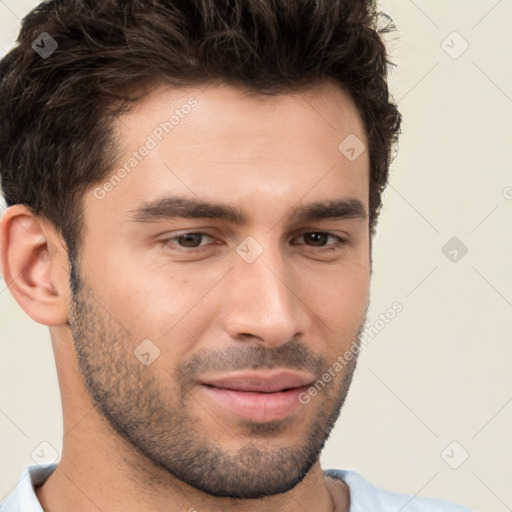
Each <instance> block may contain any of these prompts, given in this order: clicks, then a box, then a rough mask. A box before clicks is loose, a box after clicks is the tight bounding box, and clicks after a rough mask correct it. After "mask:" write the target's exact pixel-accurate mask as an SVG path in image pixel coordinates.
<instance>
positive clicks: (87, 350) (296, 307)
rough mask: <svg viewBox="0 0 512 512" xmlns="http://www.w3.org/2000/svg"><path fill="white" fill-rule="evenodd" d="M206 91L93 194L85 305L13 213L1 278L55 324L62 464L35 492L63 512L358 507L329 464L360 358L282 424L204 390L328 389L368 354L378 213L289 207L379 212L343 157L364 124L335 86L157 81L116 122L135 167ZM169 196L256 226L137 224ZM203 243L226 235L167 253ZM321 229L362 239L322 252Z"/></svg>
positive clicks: (23, 216) (362, 173)
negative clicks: (142, 348)
mask: <svg viewBox="0 0 512 512" xmlns="http://www.w3.org/2000/svg"><path fill="white" fill-rule="evenodd" d="M190 97H194V98H195V99H196V100H197V102H198V104H197V107H196V108H195V109H193V110H192V111H191V112H190V114H188V115H186V116H185V117H183V118H182V119H180V122H179V124H178V125H177V126H175V127H174V129H173V130H172V132H171V133H169V134H166V135H164V136H163V138H162V141H160V142H159V143H158V145H157V146H156V147H155V148H154V149H152V150H151V151H150V152H149V154H148V155H147V156H145V157H144V158H143V159H142V160H141V161H140V162H139V163H138V165H137V167H136V168H135V169H133V170H132V171H131V172H130V173H128V174H127V175H126V176H125V177H124V178H123V179H122V180H121V182H120V183H118V184H117V185H116V186H115V187H114V188H113V189H112V190H111V191H109V192H108V193H107V194H106V195H105V197H104V198H102V199H98V198H97V197H95V195H94V193H93V190H94V188H95V186H97V185H98V184H96V185H95V186H93V187H91V189H90V190H89V191H88V192H87V193H86V194H85V197H84V223H85V228H86V232H85V237H84V243H83V246H82V247H81V252H80V255H81V257H80V261H79V262H77V268H76V270H77V272H78V276H79V285H80V287H79V289H78V290H77V293H76V294H75V295H73V294H72V292H71V289H70V265H69V261H68V257H67V252H66V246H65V243H64V242H63V241H62V240H61V239H60V238H59V236H58V234H57V232H56V231H55V229H54V227H53V226H52V225H51V224H50V223H49V222H47V221H46V220H45V219H44V218H41V217H37V216H33V215H32V214H31V213H30V211H29V210H28V209H27V208H25V207H24V206H22V205H15V206H12V207H11V208H9V209H8V210H7V211H6V212H5V214H4V215H3V217H2V219H1V224H0V235H1V263H2V272H3V275H4V279H5V281H6V283H8V285H9V288H10V290H11V292H12V294H13V296H14V297H15V298H16V300H17V301H18V303H19V304H20V305H21V307H22V308H23V309H24V310H25V311H26V312H27V314H28V315H29V316H30V317H31V318H32V319H34V320H35V321H36V322H39V323H42V324H44V325H48V326H49V328H50V334H51V339H52V346H53V350H54V354H55V358H56V366H57V372H58V378H59V385H60V390H61V398H62V407H63V418H64V438H63V451H62V456H61V460H60V462H59V465H58V467H57V469H56V470H55V472H54V473H53V474H52V475H51V476H50V478H49V479H48V480H47V481H46V483H45V484H44V485H43V486H41V487H39V488H38V489H37V490H36V492H37V497H38V499H39V500H40V502H41V504H42V506H43V508H44V510H45V511H46V512H49V511H51V512H64V511H65V510H75V511H78V512H82V511H83V512H85V511H97V510H102V511H106V510H108V511H109V512H117V511H125V512H126V511H127V512H130V511H141V510H144V511H163V510H166V511H168V510H172V511H181V510H183V511H188V510H191V509H195V510H197V511H210V512H218V511H225V510H230V511H244V512H262V511H269V510H270V511H282V512H291V511H302V510H317V511H320V512H330V511H332V510H336V511H340V512H341V511H348V508H349V493H348V488H347V486H346V485H345V484H344V483H343V482H341V481H335V480H332V479H329V478H326V477H325V476H324V475H323V474H322V471H321V468H320V464H319V460H318V455H319V453H320V451H321V449H322V447H323V444H324V442H325V440H326V439H327V437H328V435H329V432H330V430H331V428H332V427H333V425H334V422H335V420H336V418H337V417H338V415H339V412H340V408H341V406H342V404H343V400H344V398H345V395H346V393H347V391H348V388H349V385H350V381H351V377H352V373H353V371H354V368H355V364H356V358H354V359H353V360H352V362H350V363H349V364H347V365H346V366H345V367H344V368H343V370H342V371H340V372H338V373H336V376H335V378H334V379H332V381H331V382H329V384H328V385H326V386H325V387H324V388H323V389H322V390H321V391H320V392H319V393H318V394H317V395H316V396H314V397H311V400H310V402H309V403H308V404H304V405H301V407H300V408H299V409H298V410H296V411H294V412H293V413H292V414H290V415H289V416H288V417H287V418H285V419H284V420H282V421H275V422H264V421H259V422H258V421H248V420H242V419H241V418H239V417H237V416H236V415H234V414H232V413H231V412H229V411H226V410H225V409H223V408H219V407H218V406H217V405H216V404H214V403H212V401H211V400H210V399H209V398H208V396H207V395H206V394H205V393H204V389H203V388H202V386H201V385H200V384H199V383H198V379H200V378H202V377H204V376H216V375H220V374H226V373H229V372H230V371H234V370H242V369H251V368H257V369H269V368H274V369H275V368H287V369H292V370H299V369H301V370H307V371H308V372H311V374H313V375H314V376H315V378H321V376H322V375H323V374H324V373H325V371H327V370H328V368H329V367H331V366H332V365H333V364H334V362H335V361H336V360H337V358H338V356H340V355H342V354H343V353H345V351H346V350H348V349H349V348H350V347H351V346H352V345H353V344H354V343H355V342H356V339H357V335H358V333H359V332H360V331H361V330H362V328H363V326H364V322H365V319H366V312H367V308H368V297H369V286H370V275H371V258H370V250H371V245H370V238H369V227H368V218H366V219H356V218H353V219H349V218H343V219H321V220H315V221H308V222H300V223H299V222H296V221H294V219H292V218H291V217H290V212H291V209H292V208H293V207H294V206H296V205H297V204H307V203H310V202H313V201H327V200H331V199H339V198H356V199H358V200H360V201H361V202H362V203H363V204H364V205H365V208H366V211H367V212H368V190H369V188H368V187H369V156H368V152H367V151H364V152H363V153H362V154H361V156H360V157H359V158H357V159H356V160H355V161H349V160H348V159H347V158H345V156H344V155H343V154H342V153H340V151H339V150H338V145H339V144H340V142H341V141H343V140H344V139H345V138H346V137H347V136H348V135H350V134H356V135H357V136H358V137H359V138H360V139H361V140H362V141H363V142H364V144H365V145H366V147H367V146H368V144H367V141H366V138H365V134H364V129H363V125H362V122H361V118H360V116H359V114H358V112H357V109H356V107H355V105H354V104H353V102H352V101H351V99H350V98H349V97H348V95H347V94H346V93H345V92H344V91H342V90H341V89H340V88H339V87H338V86H336V85H335V84H333V83H330V82H323V83H319V84H317V85H315V86H314V87H313V88H311V89H310V90H308V91H303V92H301V93H296V94H281V95H278V96H260V95H257V94H247V93H244V92H242V91H241V90H239V89H237V88H234V87H231V86H227V85H210V86H208V87H205V86H203V87H191V88H188V89H181V90H175V89H171V88H169V87H164V86H158V87H154V88H152V89H151V90H149V91H148V94H147V96H146V97H144V99H142V100H140V101H139V102H138V103H137V105H136V107H135V108H134V109H133V110H132V111H131V112H130V113H128V114H126V115H124V116H123V117H122V119H120V120H119V122H118V123H117V124H116V130H117V136H118V139H119V141H120V142H121V148H122V151H121V154H120V156H119V167H120V166H122V165H123V164H124V163H125V162H126V161H127V159H128V158H129V157H130V155H132V153H133V151H137V150H138V148H140V147H141V146H142V145H143V144H144V143H145V141H146V137H147V136H148V134H151V133H152V131H153V130H154V129H155V127H157V126H158V125H159V124H160V123H161V122H162V121H164V120H166V119H168V118H169V116H170V115H171V114H172V112H173V110H175V109H176V108H179V107H180V106H181V105H183V104H184V103H186V102H187V100H188V99H189V98H190ZM116 169H117V167H116ZM109 176H110V175H109ZM107 178H108V177H107ZM103 183H104V182H103ZM99 185H100V186H101V185H102V184H101V183H100V184H99ZM171 194H172V195H180V196H182V197H186V198H196V199H197V198H199V199H201V200H208V201H215V202H219V203H225V204H230V205H232V206H235V207H237V208H239V209H240V210H241V211H243V212H244V213H245V214H246V215H247V217H248V222H247V223H246V224H244V225H237V224H234V223H231V222H230V221H226V220H218V219H205V218H194V219H191V218H182V217H174V218H160V219H158V220H157V221H153V222H134V221H133V220H132V219H131V214H130V211H132V210H133V209H135V208H138V207H140V206H141V204H142V203H143V202H144V201H148V200H152V199H157V198H160V197H163V196H166V195H171ZM198 230H205V231H208V233H209V236H208V237H204V238H202V239H201V238H200V239H199V241H197V243H196V244H195V245H194V244H192V243H190V241H189V242H188V244H187V243H186V241H185V242H184V240H183V238H182V239H176V238H174V239H173V240H172V241H170V242H167V243H162V240H163V239H164V238H167V239H170V238H172V237H176V236H177V235H178V234H179V235H181V234H183V233H186V232H196V231H198ZM312 232H313V233H325V232H329V233H333V234H336V235H338V236H341V237H342V238H345V239H347V240H348V244H346V245H340V244H337V243H336V239H334V238H332V237H327V238H326V239H324V242H322V243H318V242H317V243H315V240H311V238H310V237H309V238H308V237H307V236H305V234H306V233H312ZM303 235H304V236H303ZM248 236H251V237H252V238H253V239H254V240H256V241H257V243H258V244H259V245H260V246H261V248H262V249H263V252H262V253H261V255H260V256H259V257H258V258H257V259H256V260H255V261H254V262H252V263H247V262H246V261H245V260H244V259H243V258H241V257H240V255H239V254H238V253H237V251H236V249H237V247H238V246H239V245H240V244H241V242H242V241H243V240H244V239H245V238H246V237H248ZM180 244H181V245H180ZM197 246H199V247H197ZM180 249H181V250H180ZM186 251H191V252H188V253H187V252H186ZM145 339H150V340H151V341H152V343H153V344H154V346H156V347H158V350H159V351H160V354H159V356H158V357H157V358H156V359H155V360H154V361H153V362H152V363H151V364H150V365H148V366H146V365H144V364H142V363H141V361H140V360H139V359H138V358H137V357H135V355H134V350H135V349H136V348H137V346H138V345H139V344H140V343H141V342H142V340H145ZM256 498H258V499H256ZM170 503H172V506H171V507H170V506H169V504H170Z"/></svg>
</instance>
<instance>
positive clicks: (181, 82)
mask: <svg viewBox="0 0 512 512" xmlns="http://www.w3.org/2000/svg"><path fill="white" fill-rule="evenodd" d="M380 14H381V13H378V12H377V10H376V5H375V1H372V0H181V1H171V0H58V1H55V0H53V1H45V2H43V3H41V4H40V5H39V6H38V7H36V8H35V9H34V10H32V11H31V12H30V13H29V14H28V15H27V16H26V17H25V18H24V20H23V24H22V28H21V31H20V34H19V37H18V40H17V43H18V44H17V45H16V46H15V47H14V48H13V49H12V50H11V51H10V52H9V53H8V54H7V55H6V56H5V57H4V58H3V59H2V60H1V61H0V176H1V186H2V191H3V195H4V196H5V200H6V203H7V205H8V206H10V205H12V204H17V203H21V204H24V205H26V206H27V207H28V208H30V210H31V211H32V212H33V213H34V214H37V215H40V216H43V217H45V218H47V219H48V220H50V221H51V222H52V224H53V225H54V226H55V227H56V228H57V230H58V232H59V233H60V234H61V235H62V237H63V239H64V240H65V242H66V244H67V247H68V254H69V258H70V261H71V263H73V259H74V256H75V255H77V254H78V252H79V248H80V245H81V237H82V230H83V222H82V216H81V215H82V205H83V203H82V200H83V195H84V193H85V191H86V190H88V189H89V188H90V187H91V185H93V184H94V183H97V182H99V181H101V180H102V179H104V178H105V177H106V176H107V175H108V174H109V173H110V172H111V171H112V168H113V166H114V164H115V157H116V154H117V153H116V147H117V146H116V140H115V137H114V133H113V128H112V126H113V123H112V121H113V118H114V116H117V115H119V114H120V113H122V112H126V111H127V109H128V108H129V105H130V103H132V102H130V101H129V100H127V96H126V91H127V90H129V89H130V88H134V89H135V88H137V87H139V86H142V85H145V84H148V83H159V82H161V83H164V82H165V83H169V84H171V85H174V86H176V87H180V86H190V85H200V84H206V83H209V82H212V81H220V82H223V83H226V84H229V85H238V86H241V87H244V88H246V89H249V90H251V91H254V92H258V93H261V94H278V93H286V92H291V91H295V90H301V89H304V88H307V87H308V86H311V85H314V84H315V83H317V82H319V81H322V80H325V79H328V78H331V79H332V78H333V79H334V80H335V81H337V83H339V84H340V86H341V87H342V88H343V89H344V90H345V91H347V92H348V93H349V94H350V96H351V98H352V99H353V101H354V102H355V104H356V106H357V108H358V111H359V113H360V115H361V117H362V120H363V122H364V126H365V130H366V135H367V138H368V141H369V142H368V144H369V148H368V150H369V156H370V190H369V203H370V204H369V207H370V212H369V217H370V218H369V223H370V229H371V232H372V235H373V234H374V230H375V224H376V220H377V217H378V214H379V210H380V207H381V193H382V191H383V190H384V188H385V186H386V185H387V181H388V171H389V165H390V163H391V160H392V157H393V155H392V153H393V151H392V150H393V146H394V145H395V143H396V142H397V140H398V135H399V131H400V123H401V115H400V113H399V111H398V110H397V108H396V106H395V105H394V104H393V103H392V101H390V97H389V93H388V86H387V69H388V64H392V63H391V62H389V61H388V59H387V52H386V48H385V45H384V43H383V40H382V39H381V34H382V33H384V32H389V31H390V30H391V29H392V28H391V29H390V28H389V27H390V25H392V24H390V23H388V24H387V26H385V27H383V28H378V24H379V20H380V16H379V15H380ZM44 32H46V33H48V34H50V36H51V37H52V38H53V39H54V40H55V41H56V42H57V44H58V48H57V49H56V50H55V51H54V52H53V53H52V54H51V56H49V57H48V58H42V56H41V55H38V53H37V52H36V51H34V50H35V48H34V49H33V47H32V44H33V42H34V41H36V40H38V38H40V37H41V33H44Z"/></svg>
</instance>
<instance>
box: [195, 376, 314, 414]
mask: <svg viewBox="0 0 512 512" xmlns="http://www.w3.org/2000/svg"><path fill="white" fill-rule="evenodd" d="M313 380H314V378H313V376H312V375H310V374H307V373H297V372H291V371H283V370H278V371H272V372H255V371H253V372H244V373H237V374H231V375H227V376H223V377H215V378H207V379H205V378H203V380H202V381H201V389H202V392H203V393H204V394H205V395H206V398H207V400H208V403H209V404H210V405H213V406H214V407H215V408H216V410H218V411H219V412H221V413H223V414H225V413H227V414H228V415H229V416H231V417H233V416H235V417H236V418H244V419H246V420H251V421H253V422H260V423H264V422H269V421H279V420H283V419H285V418H286V417H287V416H291V415H292V414H293V413H296V412H297V411H298V410H299V408H300V407H301V405H302V404H301V402H300V401H299V396H300V394H301V393H303V392H304V391H305V390H306V389H307V386H309V385H310V384H311V383H312V382H313Z"/></svg>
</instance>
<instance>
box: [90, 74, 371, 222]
mask: <svg viewBox="0 0 512 512" xmlns="http://www.w3.org/2000/svg"><path fill="white" fill-rule="evenodd" d="M115 128H116V131H117V137H118V140H119V142H120V146H121V153H120V157H119V159H118V162H117V164H116V166H115V168H114V169H112V172H111V173H110V174H108V175H107V176H106V178H105V179H104V180H102V182H101V183H99V184H97V185H96V186H95V187H94V188H93V189H92V191H94V190H98V186H99V187H100V188H101V193H99V194H96V196H95V195H94V194H87V197H86V201H85V204H86V208H87V209H88V210H89V211H91V210H95V211H97V213H98V215H103V216H111V215H113V216H115V215H117V216H119V215H121V216H123V215H124V216H125V217H126V216H127V215H128V213H129V212H130V211H133V210H134V209H136V208H138V207H140V206H141V205H142V204H143V203H148V202H150V201H154V200H158V199H161V198H164V197H166V195H167V196H174V197H175V196H181V197H187V198H194V199H201V200H204V201H210V202H213V201H215V202H219V201H224V202H229V203H230V204H234V203H236V202H237V201H238V202H240V203H241V204H243V205H246V206H247V208H246V209H249V210H251V209H252V210H253V211H255V209H259V210H260V212H261V214H264V213H265V212H266V213H267V216H268V215H269V214H270V213H271V212H269V211H268V206H269V204H270V203H268V201H272V200H273V201H274V202H276V201H277V204H282V205H283V206H287V207H288V208H289V207H290V205H291V204H294V203H297V202H298V201H301V200H303V201H305V202H306V200H308V199H311V201H315V200H316V201H318V200H323V199H327V200H328V199H338V198H339V197H341V196H346V197H349V196H350V197H358V198H360V200H361V201H362V202H363V203H365V204H367V196H368V183H369V156H368V151H367V147H368V143H367V139H366V134H365V132H364V128H363V123H362V120H361V118H360V115H359V113H358V111H357V108H356V106H355V104H354V103H353V101H352V100H351V98H350V97H349V95H348V94H347V93H346V92H345V91H343V90H342V89H341V88H340V87H339V86H337V85H336V84H334V83H332V82H323V83H320V84H317V85H316V86H314V87H312V88H310V89H308V90H306V91H302V92H298V93H289V94H286V93H282V94H278V95H273V96H271V95H262V94H258V93H254V92H247V91H244V90H241V89H239V88H235V87H232V86H227V85H208V86H202V87H190V88H180V89H176V88H172V87H169V86H159V87H156V88H153V89H152V90H151V91H150V92H149V93H148V94H147V95H146V96H145V97H144V98H143V99H142V100H140V101H139V102H138V103H137V104H136V105H135V107H134V108H133V109H132V110H131V111H130V112H129V113H128V114H126V115H123V116H122V117H121V118H119V120H118V121H117V123H116V125H115ZM347 141H348V142H347ZM347 144H348V145H349V146H354V148H355V150H356V151H357V153H358V154H357V155H356V156H357V158H350V156H351V154H350V153H349V154H347V153H346V151H345V150H346V149H347V148H346V147H345V146H347ZM354 148H352V149H354ZM349 149H350V148H349ZM352 153H353V152H352ZM98 195H103V197H102V199H101V200H98ZM241 209H242V210H245V209H243V208H241ZM275 213H277V211H276V212H275Z"/></svg>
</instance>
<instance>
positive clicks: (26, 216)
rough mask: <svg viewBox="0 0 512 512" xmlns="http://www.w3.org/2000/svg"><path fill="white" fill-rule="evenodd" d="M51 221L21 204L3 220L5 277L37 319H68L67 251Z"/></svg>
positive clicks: (0, 241)
mask: <svg viewBox="0 0 512 512" xmlns="http://www.w3.org/2000/svg"><path fill="white" fill-rule="evenodd" d="M57 240H58V237H57V235H56V233H55V230H54V229H53V228H51V227H50V225H49V224H48V222H46V221H44V220H43V219H41V218H40V217H37V216H35V215H33V214H32V212H31V211H30V210H29V209H28V208H27V207H25V206H23V205H20V204H17V205H14V206H11V207H10V208H8V209H7V210H6V211H5V212H4V214H3V215H2V218H1V220H0V263H1V269H2V276H3V279H4V281H5V283H6V285H7V286H8V288H9V290H10V291H11V293H12V295H13V296H14V298H15V299H16V301H17V302H18V304H19V305H20V306H21V307H22V309H23V310H24V311H25V312H26V313H27V314H28V315H29V316H30V317H31V318H32V319H33V320H35V321H36V322H38V323H41V324H44V325H48V326H51V325H61V324H65V323H66V322H67V307H68V304H69V291H68V290H69V286H68V269H67V265H66V262H67V255H66V253H65V250H64V249H63V248H62V247H61V246H60V245H59V244H58V243H57Z"/></svg>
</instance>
